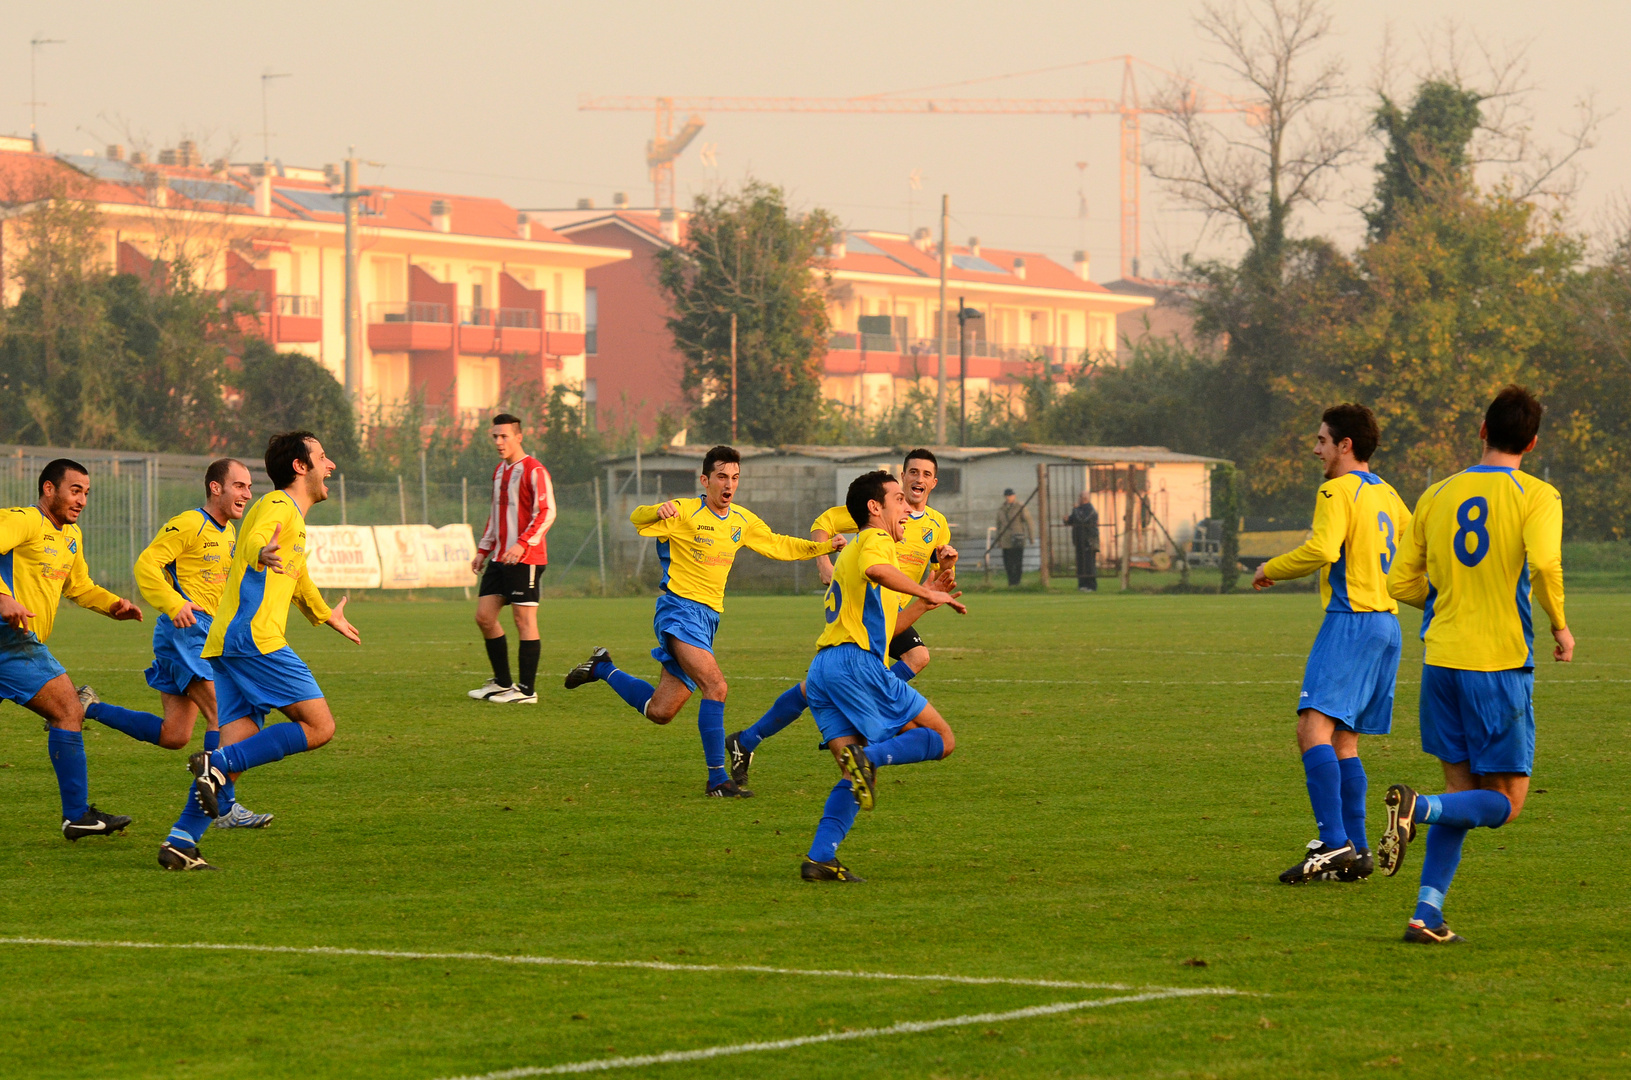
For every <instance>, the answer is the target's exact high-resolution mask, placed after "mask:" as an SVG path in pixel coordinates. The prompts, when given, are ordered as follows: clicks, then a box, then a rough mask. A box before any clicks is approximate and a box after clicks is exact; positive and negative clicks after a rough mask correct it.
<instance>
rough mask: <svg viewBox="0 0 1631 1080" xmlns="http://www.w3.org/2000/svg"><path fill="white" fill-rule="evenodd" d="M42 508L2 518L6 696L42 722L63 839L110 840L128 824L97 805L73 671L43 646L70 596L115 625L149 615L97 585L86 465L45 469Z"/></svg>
mask: <svg viewBox="0 0 1631 1080" xmlns="http://www.w3.org/2000/svg"><path fill="white" fill-rule="evenodd" d="M39 494H40V501H39V504H38V505H36V506H29V507H13V508H12V509H9V510H4V511H0V697H4V698H9V699H10V700H12V701H15V702H16V703H17V704H19V705H21V706H23V708H25V709H28V710H29V711H30V712H33V713H36V714H38V715H39V716H42V717H44V718H45V722H46V730H47V732H48V734H47V736H46V747H47V750H48V752H49V753H50V755H51V768H52V769H53V770H55V771H56V774H57V791H58V793H59V794H60V795H61V796H62V835H63V836H65V837H67V838H68V839H69V840H78V839H79V838H80V837H82V836H108V835H111V834H112V833H116V832H119V831H120V830H121V829H124V828H125V827H126V826H128V825H129V824H130V818H128V817H125V816H124V815H122V814H104V813H102V812H101V811H100V810H98V809H97V808H96V807H94V806H92V805H91V803H90V780H89V778H88V776H87V774H86V769H85V736H84V726H85V708H84V706H83V705H82V704H81V703H80V700H79V695H78V694H76V693H75V692H74V684H73V683H72V682H71V681H69V679H68V675H67V672H65V671H64V670H63V668H62V665H61V664H59V663H57V659H56V657H54V656H52V655H51V652H50V650H48V649H47V648H46V647H45V644H46V642H48V641H50V640H51V630H52V627H53V626H54V625H55V624H56V619H57V604H58V602H59V601H60V600H61V598H62V597H63V596H67V597H68V599H70V600H72V601H73V602H74V603H76V604H78V605H79V606H80V607H83V608H89V609H90V610H92V611H100V612H101V613H102V614H104V615H106V616H108V617H109V618H111V619H119V620H121V621H122V620H126V619H134V620H136V621H137V622H140V621H141V618H142V609H141V608H139V607H137V606H136V605H135V604H133V603H131V602H130V601H129V600H124V599H121V598H120V597H117V596H115V595H114V594H113V593H111V592H109V591H108V590H106V589H104V588H101V587H100V586H98V585H97V584H96V583H95V582H93V581H92V580H91V575H90V571H89V570H88V569H86V566H85V538H84V537H83V536H81V535H80V531H79V524H78V522H79V515H80V514H82V513H83V512H84V510H85V503H86V501H87V500H88V499H89V498H90V494H91V474H90V472H89V470H87V469H86V468H85V466H83V465H81V464H79V462H77V461H69V460H68V459H67V458H57V459H56V460H55V461H52V462H50V463H49V464H47V465H46V466H45V468H44V469H42V470H41V471H40V480H39Z"/></svg>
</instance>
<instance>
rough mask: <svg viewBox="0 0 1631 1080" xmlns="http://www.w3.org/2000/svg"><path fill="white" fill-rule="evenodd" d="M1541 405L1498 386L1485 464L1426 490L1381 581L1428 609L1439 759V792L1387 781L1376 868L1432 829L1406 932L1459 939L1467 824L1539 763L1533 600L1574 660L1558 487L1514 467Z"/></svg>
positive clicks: (1426, 685) (1512, 791) (1431, 724)
mask: <svg viewBox="0 0 1631 1080" xmlns="http://www.w3.org/2000/svg"><path fill="white" fill-rule="evenodd" d="M1543 412H1544V409H1543V408H1542V407H1541V404H1540V402H1539V401H1537V400H1535V397H1534V395H1533V394H1531V393H1529V391H1527V390H1525V389H1524V388H1523V387H1521V386H1508V387H1507V388H1506V389H1504V390H1502V391H1501V392H1500V393H1499V394H1498V395H1496V397H1495V400H1494V401H1493V402H1491V403H1490V406H1489V409H1488V411H1487V412H1485V414H1484V423H1483V426H1482V427H1480V428H1479V429H1478V437H1479V438H1480V439H1482V440H1483V443H1484V456H1483V460H1481V461H1480V462H1479V463H1478V464H1477V465H1474V466H1473V467H1472V468H1470V469H1467V470H1465V471H1463V472H1459V473H1456V474H1455V475H1454V476H1452V477H1450V478H1449V479H1447V480H1442V481H1440V482H1439V483H1437V484H1434V485H1433V486H1432V487H1429V488H1428V489H1427V490H1426V491H1425V492H1423V493H1422V497H1421V499H1420V500H1419V501H1417V503H1416V516H1415V517H1414V518H1412V519H1411V522H1410V529H1409V530H1408V531H1407V532H1405V533H1404V534H1403V535H1402V536H1401V537H1400V540H1399V556H1398V558H1397V559H1395V560H1394V563H1393V569H1392V570H1391V571H1390V572H1389V573H1388V591H1389V592H1391V593H1392V594H1393V595H1394V596H1395V597H1396V598H1397V599H1399V600H1401V601H1403V602H1404V603H1407V604H1411V605H1413V606H1416V607H1420V608H1422V609H1423V612H1422V621H1421V626H1422V629H1421V635H1422V639H1423V640H1424V641H1425V642H1426V643H1427V655H1426V657H1425V658H1424V659H1425V663H1424V664H1423V666H1422V672H1421V745H1422V749H1423V750H1425V751H1427V752H1428V753H1429V754H1432V755H1433V756H1434V757H1436V758H1438V759H1439V761H1440V762H1441V763H1442V764H1443V767H1444V787H1445V791H1446V794H1443V795H1420V794H1417V793H1416V792H1415V791H1414V790H1412V789H1411V788H1409V787H1407V786H1405V785H1404V784H1394V785H1393V786H1392V787H1390V788H1388V792H1387V810H1388V821H1387V831H1386V832H1385V833H1384V834H1383V836H1382V841H1381V843H1380V844H1379V845H1378V847H1377V855H1378V860H1377V861H1378V862H1379V863H1380V865H1381V867H1382V870H1383V872H1384V873H1386V874H1389V875H1392V874H1395V873H1397V872H1398V870H1399V867H1400V865H1401V864H1402V863H1403V861H1404V853H1405V846H1406V845H1407V844H1408V843H1409V842H1410V841H1411V840H1414V839H1415V837H1416V825H1417V823H1425V824H1428V825H1431V826H1432V827H1431V828H1430V829H1428V830H1427V850H1426V854H1425V855H1424V856H1423V858H1422V865H1421V891H1420V892H1419V893H1418V894H1417V902H1416V910H1415V912H1414V913H1413V914H1412V916H1411V918H1410V921H1409V923H1408V924H1407V925H1406V927H1405V935H1404V938H1405V940H1406V941H1410V942H1418V943H1421V944H1427V945H1437V944H1448V943H1452V942H1457V941H1460V940H1461V937H1460V935H1458V934H1456V933H1454V932H1453V931H1451V930H1450V928H1449V927H1448V926H1446V925H1445V924H1444V894H1445V893H1447V892H1448V891H1449V889H1450V881H1451V879H1452V878H1454V876H1455V870H1456V866H1457V865H1458V864H1459V863H1460V861H1461V844H1462V841H1463V840H1465V839H1466V836H1467V830H1468V829H1476V828H1489V829H1499V828H1500V827H1501V826H1502V825H1505V824H1506V823H1507V822H1509V821H1511V820H1512V819H1513V818H1515V817H1517V816H1518V814H1519V812H1520V811H1522V810H1523V801H1524V797H1525V796H1526V795H1528V794H1529V774H1530V773H1531V772H1532V771H1533V769H1534V762H1535V707H1534V692H1535V645H1534V639H1535V632H1534V615H1533V610H1532V606H1531V605H1532V604H1533V602H1534V601H1535V600H1537V599H1538V600H1539V601H1540V606H1541V607H1542V608H1544V609H1545V611H1546V617H1547V618H1548V619H1549V620H1551V624H1552V638H1553V640H1554V641H1555V642H1556V644H1555V646H1554V647H1553V649H1552V659H1554V660H1557V661H1560V662H1562V663H1568V662H1569V661H1570V660H1572V659H1574V635H1573V634H1572V633H1571V632H1570V631H1569V626H1568V622H1567V620H1566V619H1565V618H1564V617H1563V501H1562V497H1561V496H1560V495H1558V493H1557V489H1556V488H1554V487H1552V485H1550V484H1548V483H1546V482H1545V481H1543V480H1541V479H1540V477H1538V476H1531V475H1530V474H1529V473H1526V472H1524V471H1523V455H1525V454H1527V453H1529V452H1530V451H1532V450H1534V448H1535V443H1536V442H1537V441H1538V434H1539V431H1540V418H1541V414H1542V413H1543Z"/></svg>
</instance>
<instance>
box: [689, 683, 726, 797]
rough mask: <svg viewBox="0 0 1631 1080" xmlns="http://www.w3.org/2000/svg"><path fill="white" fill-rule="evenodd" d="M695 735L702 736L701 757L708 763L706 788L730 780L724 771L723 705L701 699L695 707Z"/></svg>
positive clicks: (720, 702)
mask: <svg viewBox="0 0 1631 1080" xmlns="http://www.w3.org/2000/svg"><path fill="white" fill-rule="evenodd" d="M697 734H699V735H701V736H702V757H703V760H704V761H706V762H707V763H708V786H709V787H717V786H718V785H720V784H723V783H724V782H725V781H727V780H729V779H730V778H731V775H730V773H728V772H726V771H725V703H724V702H723V701H710V700H709V699H708V698H703V699H702V704H700V705H698V706H697Z"/></svg>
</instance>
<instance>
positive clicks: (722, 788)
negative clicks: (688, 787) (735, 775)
mask: <svg viewBox="0 0 1631 1080" xmlns="http://www.w3.org/2000/svg"><path fill="white" fill-rule="evenodd" d="M703 794H705V795H707V796H708V798H710V799H751V798H753V792H751V791H749V790H748V789H747V788H745V787H743V786H742V785H741V784H738V783H737V782H736V781H735V780H726V781H725V782H724V783H721V784H715V785H714V786H713V787H711V788H709V789H708V790H707V791H706V792H704V793H703Z"/></svg>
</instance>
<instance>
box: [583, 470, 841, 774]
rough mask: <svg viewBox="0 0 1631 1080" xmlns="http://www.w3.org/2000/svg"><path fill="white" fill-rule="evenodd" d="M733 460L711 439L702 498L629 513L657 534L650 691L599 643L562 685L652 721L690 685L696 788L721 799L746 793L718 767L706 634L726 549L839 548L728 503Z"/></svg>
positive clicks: (713, 625)
mask: <svg viewBox="0 0 1631 1080" xmlns="http://www.w3.org/2000/svg"><path fill="white" fill-rule="evenodd" d="M741 462H742V457H741V455H740V454H738V453H737V452H736V450H735V449H734V448H732V447H729V446H716V447H714V448H713V449H711V450H709V451H708V453H707V454H706V455H705V456H704V457H703V459H702V491H703V495H702V498H692V499H674V500H672V501H670V502H665V503H662V504H660V505H657V506H641V507H638V508H636V509H635V511H634V513H632V514H630V515H629V520H630V521H631V522H632V523H633V524H634V526H635V528H636V529H638V530H639V532H640V535H641V536H651V537H655V538H656V539H657V557H658V559H660V560H661V561H662V567H663V578H662V583H661V588H662V592H661V593H660V594H659V595H658V597H657V614H656V617H655V618H654V619H653V620H652V628H653V629H654V630H655V631H656V633H657V647H656V648H655V649H652V650H651V657H652V659H654V660H656V661H657V662H658V663H660V664H662V666H663V675H662V678H661V679H660V680H659V681H658V683H657V686H656V688H655V689H653V687H652V685H651V684H650V683H648V682H646V681H645V680H644V679H637V678H635V677H634V676H632V675H629V674H626V673H625V672H622V671H619V670H618V668H617V666H616V665H614V664H613V663H612V657H611V654H610V653H608V652H607V651H606V650H605V649H602V648H597V649H596V650H595V651H594V652H593V653H591V654H590V656H589V659H587V660H585V661H584V662H583V663H581V664H579V665H578V666H577V667H575V668H573V669H572V670H571V671H569V672H567V673H566V688H567V689H568V690H573V689H576V688H577V687H579V686H582V685H583V684H584V683H588V682H594V681H596V680H602V681H604V682H606V683H608V684H609V685H610V686H611V688H612V689H613V690H614V691H616V692H617V696H618V697H621V698H622V699H623V700H624V701H626V702H627V703H628V704H629V707H630V708H632V709H634V710H635V711H636V712H638V713H640V714H641V715H642V716H644V717H645V718H646V719H648V720H650V721H652V722H653V723H656V724H666V723H668V722H669V721H670V720H672V719H674V715H675V714H676V713H678V712H679V711H680V709H681V708H682V707H683V706H684V705H685V703H686V702H687V701H689V700H690V698H691V694H692V693H693V692H694V691H696V690H697V689H699V688H700V689H701V690H702V704H701V705H700V706H699V708H698V710H697V731H698V732H699V733H700V734H701V736H702V756H703V760H704V761H705V762H706V763H707V765H708V784H707V787H706V789H705V792H706V794H707V795H709V796H710V797H713V798H724V799H745V798H749V797H751V796H752V795H753V792H751V791H748V790H747V789H745V788H743V787H742V786H741V785H740V784H738V783H737V782H736V781H734V780H732V779H731V778H730V775H729V774H728V773H727V772H726V771H725V691H726V685H725V676H724V675H723V674H721V673H720V670H719V664H718V662H717V661H716V660H715V659H714V635H715V634H716V633H718V631H719V616H720V615H721V614H723V613H724V611H725V582H726V579H727V578H728V577H729V576H730V572H731V566H732V564H733V563H735V561H736V553H737V551H739V550H740V549H741V548H743V547H748V548H751V549H753V550H754V551H757V552H758V553H759V554H761V555H763V556H765V557H767V558H771V559H779V560H781V561H783V562H793V561H796V560H799V559H813V558H815V557H816V556H817V555H824V554H826V553H827V552H829V551H838V550H840V549H842V548H843V546H844V538H843V537H842V536H835V537H833V538H831V539H830V540H822V541H819V542H818V541H815V540H800V539H799V538H798V537H796V536H783V535H781V534H780V533H773V532H771V531H770V526H768V525H766V524H765V523H764V522H763V521H761V520H760V519H759V518H758V517H757V516H756V515H754V514H753V513H751V512H749V511H747V510H745V509H743V508H742V507H740V506H738V505H736V504H735V503H734V502H733V501H732V500H733V499H734V497H735V495H736V487H737V484H738V483H739V482H740V480H741V476H742V464H741Z"/></svg>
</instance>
